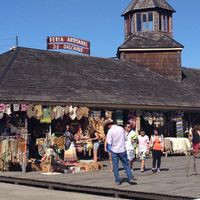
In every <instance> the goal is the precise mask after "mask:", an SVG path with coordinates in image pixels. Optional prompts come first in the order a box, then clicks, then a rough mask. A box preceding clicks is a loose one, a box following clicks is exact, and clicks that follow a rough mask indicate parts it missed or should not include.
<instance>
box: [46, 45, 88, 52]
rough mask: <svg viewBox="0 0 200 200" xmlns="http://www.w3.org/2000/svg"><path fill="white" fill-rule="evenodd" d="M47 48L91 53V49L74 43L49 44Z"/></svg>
mask: <svg viewBox="0 0 200 200" xmlns="http://www.w3.org/2000/svg"><path fill="white" fill-rule="evenodd" d="M47 49H54V50H55V49H67V50H72V51H78V52H80V53H83V54H90V49H88V48H84V47H81V46H76V45H73V44H67V43H66V44H56V43H54V44H47Z"/></svg>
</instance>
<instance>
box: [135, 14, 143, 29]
mask: <svg viewBox="0 0 200 200" xmlns="http://www.w3.org/2000/svg"><path fill="white" fill-rule="evenodd" d="M136 18H137V31H141V30H142V21H141V14H137V17H136Z"/></svg>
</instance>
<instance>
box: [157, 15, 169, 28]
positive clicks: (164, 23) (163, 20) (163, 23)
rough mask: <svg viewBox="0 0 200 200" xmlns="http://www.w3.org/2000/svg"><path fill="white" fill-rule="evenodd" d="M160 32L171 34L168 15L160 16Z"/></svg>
mask: <svg viewBox="0 0 200 200" xmlns="http://www.w3.org/2000/svg"><path fill="white" fill-rule="evenodd" d="M159 30H160V31H164V32H169V31H170V27H169V16H167V15H162V14H160V15H159Z"/></svg>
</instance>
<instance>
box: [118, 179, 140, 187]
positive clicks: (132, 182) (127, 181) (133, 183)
mask: <svg viewBox="0 0 200 200" xmlns="http://www.w3.org/2000/svg"><path fill="white" fill-rule="evenodd" d="M136 181H137V179H134V180H133V181H131V182H129V180H128V178H121V184H123V183H128V184H130V185H137V182H136Z"/></svg>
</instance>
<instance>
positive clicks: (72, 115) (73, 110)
mask: <svg viewBox="0 0 200 200" xmlns="http://www.w3.org/2000/svg"><path fill="white" fill-rule="evenodd" d="M76 110H77V107H73V106H70V107H69V117H70V119H71V120H74V119H75V118H76Z"/></svg>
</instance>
